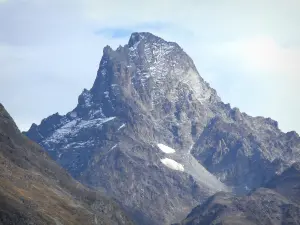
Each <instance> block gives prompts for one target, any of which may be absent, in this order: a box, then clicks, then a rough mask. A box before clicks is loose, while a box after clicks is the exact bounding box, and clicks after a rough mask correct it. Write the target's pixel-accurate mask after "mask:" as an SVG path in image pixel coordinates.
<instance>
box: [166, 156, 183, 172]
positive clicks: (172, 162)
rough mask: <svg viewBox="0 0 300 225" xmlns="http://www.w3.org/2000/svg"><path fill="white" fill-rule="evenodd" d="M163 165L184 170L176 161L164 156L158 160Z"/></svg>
mask: <svg viewBox="0 0 300 225" xmlns="http://www.w3.org/2000/svg"><path fill="white" fill-rule="evenodd" d="M160 161H161V162H162V163H163V164H164V165H165V166H167V167H169V168H170V169H172V170H179V171H184V167H183V165H182V164H180V163H178V162H176V161H175V160H173V159H169V158H164V159H161V160H160Z"/></svg>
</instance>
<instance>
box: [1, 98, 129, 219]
mask: <svg viewBox="0 0 300 225" xmlns="http://www.w3.org/2000/svg"><path fill="white" fill-rule="evenodd" d="M0 150H1V151H0V170H1V173H0V224H3V225H4V224H5V225H6V224H30V225H31V224H36V225H38V224H56V225H57V224H83V223H84V224H124V225H125V224H132V222H130V220H129V219H128V218H127V217H126V215H125V214H124V213H123V212H122V210H121V209H120V208H119V207H118V206H117V205H116V204H115V203H114V202H113V201H111V200H109V199H108V198H105V197H103V196H101V195H100V193H98V192H95V191H91V190H89V189H87V188H85V187H84V186H82V185H81V184H80V183H78V182H76V181H75V180H73V179H72V178H71V176H70V175H69V174H68V173H66V171H65V170H63V169H62V168H60V167H59V166H58V165H57V164H56V163H55V162H54V161H53V160H51V159H50V157H49V156H48V155H47V154H46V153H45V152H44V150H43V149H42V148H41V147H40V146H38V145H37V144H35V143H33V142H32V141H30V140H29V139H28V138H26V137H25V136H23V135H22V134H21V133H20V132H19V130H18V128H17V127H16V125H15V123H14V122H13V120H12V118H11V117H10V116H9V114H8V113H7V112H6V111H5V109H4V107H3V106H2V105H1V104H0Z"/></svg>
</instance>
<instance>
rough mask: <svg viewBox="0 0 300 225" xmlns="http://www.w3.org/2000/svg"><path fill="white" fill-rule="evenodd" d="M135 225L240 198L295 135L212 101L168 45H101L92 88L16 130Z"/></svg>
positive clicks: (293, 149) (184, 58)
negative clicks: (67, 106) (220, 195)
mask: <svg viewBox="0 0 300 225" xmlns="http://www.w3.org/2000/svg"><path fill="white" fill-rule="evenodd" d="M25 134H26V135H27V136H28V137H29V138H31V139H32V140H34V141H36V142H38V143H39V144H40V145H42V146H43V147H44V148H45V149H46V150H47V151H48V152H49V154H50V155H51V156H52V157H53V159H55V160H56V161H57V162H58V163H59V164H60V165H61V166H63V167H64V168H65V169H67V170H68V172H70V173H71V175H72V176H73V177H74V178H76V179H77V180H79V181H81V182H83V183H84V184H87V185H90V186H93V187H95V188H98V189H101V190H104V191H105V192H106V193H107V194H108V195H112V196H114V197H115V198H116V199H117V200H118V201H119V202H120V203H121V204H122V206H123V207H124V208H125V209H126V210H127V212H128V213H129V214H130V215H131V216H132V217H133V218H134V219H135V221H136V222H137V223H138V224H157V225H161V224H170V223H172V222H176V221H180V220H182V219H183V218H184V217H185V216H186V215H187V214H188V212H189V211H190V210H191V209H192V208H193V207H194V206H196V205H198V204H199V203H201V202H204V201H205V200H206V199H207V198H208V197H209V196H211V195H213V194H214V193H216V192H219V191H223V192H225V193H226V192H231V191H232V192H234V193H238V194H244V193H247V192H248V191H250V190H252V189H253V188H257V187H260V186H262V185H264V184H265V183H266V182H268V181H269V180H270V179H271V178H272V177H273V176H274V175H276V174H277V175H278V174H281V173H282V172H283V171H284V170H285V169H286V168H288V167H289V166H291V165H292V164H293V163H294V162H295V161H300V138H299V136H298V134H297V133H295V132H289V133H283V132H281V131H280V129H279V128H278V124H277V122H276V121H273V120H272V119H270V118H262V117H251V116H249V115H247V114H245V113H241V112H240V111H239V110H238V109H237V108H233V109H232V108H231V107H230V105H229V104H225V103H223V102H222V101H221V99H220V97H219V96H218V95H217V93H216V91H215V90H214V89H213V88H211V87H210V85H209V84H208V83H207V82H205V81H204V79H203V78H202V77H201V76H200V74H199V73H198V71H197V69H196V67H195V65H194V63H193V60H192V59H191V58H190V57H189V56H188V55H187V54H186V53H185V52H184V50H183V49H182V48H181V47H180V46H179V45H178V44H176V43H174V42H168V41H165V40H163V39H162V38H159V37H157V36H155V35H153V34H151V33H133V34H132V35H131V37H130V39H129V42H128V44H126V45H125V46H120V47H118V48H117V49H116V50H113V49H112V48H110V47H109V46H106V47H105V48H104V50H103V57H102V59H101V62H100V66H99V70H98V73H97V77H96V80H95V82H94V84H93V87H92V88H91V89H90V90H87V89H84V90H83V92H82V94H81V95H80V96H79V98H78V104H77V106H76V107H75V108H74V110H72V111H71V112H69V113H67V114H66V115H59V114H54V115H51V116H49V117H48V118H46V119H44V120H43V121H42V122H41V124H40V125H36V124H33V125H32V126H31V128H30V129H29V131H28V132H26V133H25Z"/></svg>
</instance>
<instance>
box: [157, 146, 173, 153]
mask: <svg viewBox="0 0 300 225" xmlns="http://www.w3.org/2000/svg"><path fill="white" fill-rule="evenodd" d="M157 147H159V149H160V150H161V151H163V152H164V153H167V154H171V153H175V152H176V151H175V150H174V149H173V148H170V147H168V146H166V145H164V144H157Z"/></svg>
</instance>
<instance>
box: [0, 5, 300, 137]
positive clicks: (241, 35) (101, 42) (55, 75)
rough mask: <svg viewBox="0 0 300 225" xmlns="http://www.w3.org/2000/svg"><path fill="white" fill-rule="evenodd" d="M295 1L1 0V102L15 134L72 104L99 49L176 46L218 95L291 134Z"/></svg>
mask: <svg viewBox="0 0 300 225" xmlns="http://www.w3.org/2000/svg"><path fill="white" fill-rule="evenodd" d="M299 11H300V1H297V0H288V1H283V0H281V1H279V0H272V1H271V0H262V1H258V0H254V1H239V0H229V1H217V0H212V1H208V0H207V1H201V0H184V1H183V0H163V1H162V0H152V1H137V0H128V1H123V0H115V1H102V0H85V1H84V0H0V102H1V103H3V104H4V105H5V107H6V108H7V109H8V110H9V112H10V113H11V115H12V116H13V117H14V118H15V120H16V122H17V124H18V125H19V127H20V128H21V129H22V130H25V129H28V127H29V126H30V125H31V123H33V122H35V123H39V122H40V121H41V119H43V118H45V117H47V116H49V115H50V114H53V113H55V112H59V113H61V114H64V113H66V112H68V111H70V110H71V109H72V108H73V107H75V105H76V103H77V97H78V95H79V94H80V93H81V91H82V90H83V88H90V87H91V85H92V83H93V81H94V79H95V77H96V72H97V69H98V65H99V61H100V59H101V57H102V48H103V47H104V46H105V45H107V44H108V45H111V46H112V47H113V48H116V47H117V46H118V45H120V44H121V45H124V44H126V43H127V42H128V39H129V35H130V33H131V32H133V31H150V32H153V33H154V34H156V35H158V36H161V37H163V38H165V39H166V40H169V41H176V42H177V43H178V44H179V45H181V46H182V47H183V48H184V49H185V51H186V52H187V53H188V54H189V55H190V56H191V57H192V58H193V60H194V61H195V64H196V66H197V68H198V71H199V72H200V74H201V76H202V77H203V78H204V79H205V80H207V81H208V82H209V83H210V84H211V86H212V87H214V88H215V89H216V90H217V92H218V93H219V95H220V96H221V98H222V99H223V100H224V101H225V102H226V103H227V102H229V103H231V105H232V106H235V107H239V108H240V109H241V110H242V111H245V112H247V113H249V114H250V115H254V116H256V115H262V116H265V117H271V118H273V119H275V120H277V121H279V126H280V128H281V129H283V130H284V131H289V130H296V131H298V132H300V119H299V115H300V104H299V100H298V98H299V96H300V89H299V88H298V86H299V83H300V15H299V13H298V12H299Z"/></svg>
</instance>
